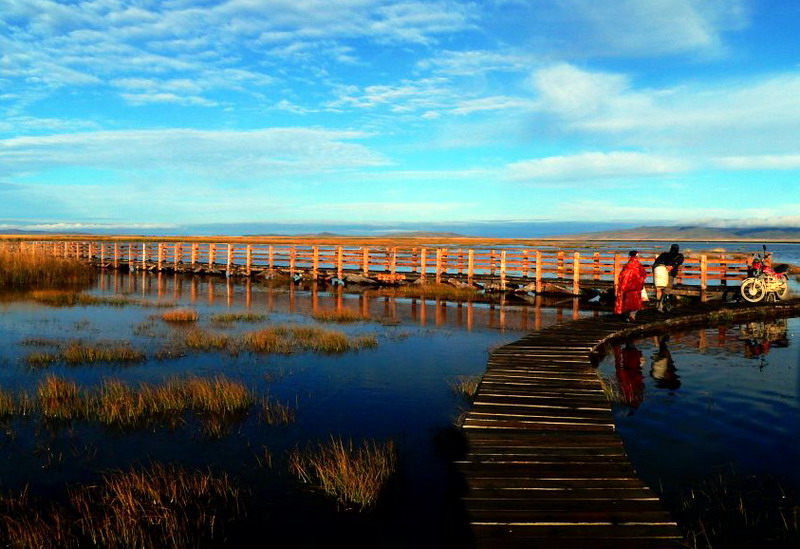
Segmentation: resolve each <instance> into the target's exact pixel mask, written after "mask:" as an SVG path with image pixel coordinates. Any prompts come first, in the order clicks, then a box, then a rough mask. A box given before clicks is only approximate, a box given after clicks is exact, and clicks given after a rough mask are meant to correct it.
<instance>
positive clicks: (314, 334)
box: [243, 326, 377, 354]
mask: <svg viewBox="0 0 800 549" xmlns="http://www.w3.org/2000/svg"><path fill="white" fill-rule="evenodd" d="M243 343H244V346H245V348H247V349H249V350H250V351H253V352H257V353H276V354H289V353H293V352H296V351H312V352H315V353H325V354H334V353H343V352H346V351H351V350H356V349H365V348H369V347H375V346H376V345H377V339H376V338H375V336H370V335H367V336H358V337H353V338H350V337H348V336H347V335H346V334H345V333H343V332H339V331H334V330H326V329H323V328H317V327H313V326H292V327H288V326H276V327H270V328H264V329H263V330H257V331H255V332H249V333H247V334H244V337H243Z"/></svg>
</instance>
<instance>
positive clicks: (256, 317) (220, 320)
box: [208, 313, 267, 324]
mask: <svg viewBox="0 0 800 549" xmlns="http://www.w3.org/2000/svg"><path fill="white" fill-rule="evenodd" d="M266 319H267V315H262V314H259V313H217V314H213V315H210V316H209V317H208V320H209V322H212V323H215V324H233V323H234V322H251V323H256V322H262V321H264V320H266Z"/></svg>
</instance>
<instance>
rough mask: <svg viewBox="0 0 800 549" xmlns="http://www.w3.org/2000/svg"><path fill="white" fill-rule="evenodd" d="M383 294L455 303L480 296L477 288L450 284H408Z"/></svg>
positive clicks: (386, 290) (385, 291)
mask: <svg viewBox="0 0 800 549" xmlns="http://www.w3.org/2000/svg"><path fill="white" fill-rule="evenodd" d="M380 293H381V294H385V295H392V296H395V297H416V298H420V299H436V298H440V299H449V300H453V301H468V300H470V299H474V298H475V297H477V296H478V290H477V289H475V288H456V287H455V286H451V285H450V284H435V283H434V284H406V285H405V286H399V287H397V288H388V289H383V290H381V291H380Z"/></svg>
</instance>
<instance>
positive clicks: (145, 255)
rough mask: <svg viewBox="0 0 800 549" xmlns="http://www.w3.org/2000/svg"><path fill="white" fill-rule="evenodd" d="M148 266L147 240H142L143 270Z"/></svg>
mask: <svg viewBox="0 0 800 549" xmlns="http://www.w3.org/2000/svg"><path fill="white" fill-rule="evenodd" d="M146 268H147V242H142V270H145V269H146Z"/></svg>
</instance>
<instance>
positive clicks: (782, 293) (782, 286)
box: [775, 276, 789, 299]
mask: <svg viewBox="0 0 800 549" xmlns="http://www.w3.org/2000/svg"><path fill="white" fill-rule="evenodd" d="M775 297H777V298H778V299H786V298H787V297H789V281H788V280H786V277H785V276H782V277H781V278H780V280H779V281H778V291H777V292H775Z"/></svg>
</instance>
